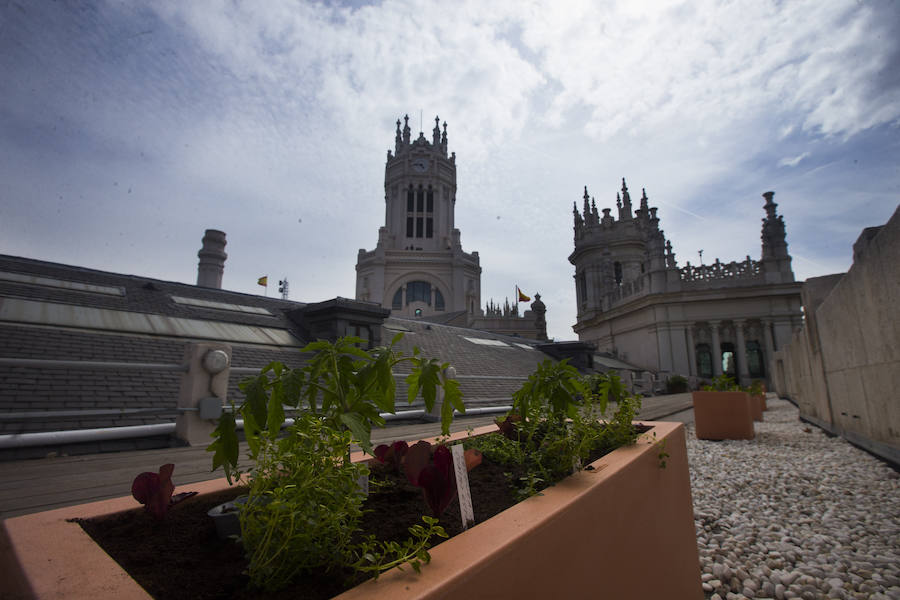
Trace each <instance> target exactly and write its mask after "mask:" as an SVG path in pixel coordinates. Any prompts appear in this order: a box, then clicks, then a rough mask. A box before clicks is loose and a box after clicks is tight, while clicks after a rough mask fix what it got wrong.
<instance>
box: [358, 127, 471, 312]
mask: <svg viewBox="0 0 900 600" xmlns="http://www.w3.org/2000/svg"><path fill="white" fill-rule="evenodd" d="M400 125H401V122H400V120H399V119H398V120H397V131H396V134H395V137H394V150H393V151H391V150H388V152H387V162H386V164H385V169H384V205H385V216H384V226H383V227H380V228H379V229H378V244H377V245H376V247H375V249H374V250H368V251H367V250H364V249H360V251H359V256H358V258H357V261H356V299H357V300H367V301H370V302H377V303H378V304H380V305H382V306H383V307H385V308H388V309H390V310H391V314H393V315H397V316H408V317H424V316H431V315H440V314H448V315H449V313H461V312H462V313H467V315H468V318H467V319H466V320H470V319H471V318H472V317H474V316H476V315H480V314H481V308H480V304H481V266H480V264H479V258H478V253H477V252H472V253H466V252H463V249H462V246H461V244H460V234H459V229H456V227H455V226H454V209H455V207H456V153H455V152H453V153H451V154H450V155H449V156H448V155H447V123H444V124H443V130H442V129H441V123H440V119H439V118H438V117H435V118H434V129H433V130H432V135H431V140H430V141H429V140H428V139H426V138H425V134H424V133H423V132H421V131H420V132H419V137H418V138H416V139H415V140H412V139H411V137H410V128H409V116H406V117H404V118H403V128H402V129H401V127H400Z"/></svg>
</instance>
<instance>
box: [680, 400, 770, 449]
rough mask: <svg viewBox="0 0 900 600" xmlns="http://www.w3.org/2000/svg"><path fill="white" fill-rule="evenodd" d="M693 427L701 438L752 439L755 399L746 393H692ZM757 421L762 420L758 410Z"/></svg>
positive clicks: (754, 434) (753, 434)
mask: <svg viewBox="0 0 900 600" xmlns="http://www.w3.org/2000/svg"><path fill="white" fill-rule="evenodd" d="M693 398H694V429H695V430H696V432H697V438H698V439H701V440H752V439H753V438H754V437H755V436H756V432H755V431H754V429H753V418H754V413H755V406H756V402H754V401H753V400H752V399H751V397H750V394H748V393H746V392H693ZM759 414H760V417H759V420H760V421H761V420H762V412H761V411H760V413H759Z"/></svg>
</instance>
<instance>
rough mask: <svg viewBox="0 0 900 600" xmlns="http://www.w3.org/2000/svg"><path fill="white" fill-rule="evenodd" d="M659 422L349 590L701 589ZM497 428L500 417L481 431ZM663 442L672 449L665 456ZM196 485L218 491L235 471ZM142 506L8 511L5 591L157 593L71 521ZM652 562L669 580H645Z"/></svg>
mask: <svg viewBox="0 0 900 600" xmlns="http://www.w3.org/2000/svg"><path fill="white" fill-rule="evenodd" d="M648 425H651V426H653V429H652V430H651V431H650V432H648V433H645V434H644V435H642V436H641V438H640V439H639V441H638V442H637V444H635V445H633V446H628V447H625V448H619V449H618V450H616V451H614V452H612V453H610V454H608V455H606V456H604V457H602V458H601V459H599V460H597V461H596V462H594V463H593V464H592V466H593V470H590V471H581V472H579V473H576V474H575V475H572V476H571V477H569V478H567V479H566V480H564V481H562V482H560V483H559V484H557V485H555V486H553V487H551V488H548V489H546V490H544V492H543V494H542V495H540V496H534V497H532V498H529V499H528V500H525V501H524V502H521V503H519V504H517V505H516V506H514V507H512V508H510V509H509V510H506V511H504V512H502V513H500V514H499V515H497V516H495V517H493V518H491V519H488V520H487V521H485V522H483V523H480V524H479V525H476V526H475V527H473V528H472V529H470V530H468V531H466V532H464V533H462V534H460V535H458V536H456V537H454V538H452V539H450V540H447V541H445V542H444V543H442V544H441V545H439V546H437V547H436V548H434V549H433V550H432V551H431V557H432V560H431V563H430V564H429V565H427V566H425V567H423V569H422V573H421V574H419V575H417V574H415V573H414V572H413V570H412V569H409V568H407V569H405V570H403V571H398V570H396V569H394V570H392V571H389V572H387V573H385V574H383V575H382V576H381V577H380V578H379V579H378V581H368V582H366V583H363V584H361V585H359V586H357V587H355V588H353V589H351V590H348V591H347V592H344V593H343V594H341V595H340V596H338V598H339V599H340V600H355V599H363V598H365V599H366V600H373V599H374V600H378V599H382V600H388V599H390V600H398V599H413V598H415V599H425V598H429V599H436V598H516V597H520V598H537V597H558V598H648V599H649V598H656V597H658V591H659V589H665V595H666V596H667V597H671V598H679V599H681V598H684V599H693V600H700V599H701V598H703V591H702V589H701V587H700V568H699V567H700V560H699V554H698V552H697V541H696V537H695V533H694V519H693V508H692V504H691V490H690V477H689V474H688V464H687V450H686V447H685V439H684V426H683V425H681V424H680V423H648ZM491 430H496V428H495V427H487V428H481V429H480V430H478V431H476V433H480V432H485V431H491ZM654 433H655V434H656V437H655V438H654V437H653V434H654ZM465 435H466V434H465V433H462V434H457V435H454V436H453V437H454V438H456V439H459V438H460V437H465ZM658 442H664V444H665V446H664V448H665V451H666V452H667V453H668V454H669V456H668V458H667V459H666V460H667V465H666V467H665V468H661V467H660V451H661V448H662V446H660V445H658V444H657V443H658ZM354 458H355V459H363V458H364V457H362V456H361V455H355V456H354ZM189 487H190V488H192V489H197V490H200V491H201V493H209V492H212V491H216V490H218V489H222V488H224V487H226V483H225V480H224V479H222V480H216V481H210V482H205V483H203V484H191V485H190V486H189ZM134 506H135V502H134V500H133V499H131V498H119V499H116V500H109V501H103V502H96V503H92V504H85V505H81V506H74V507H68V508H62V509H58V510H54V511H48V512H45V513H38V514H34V515H26V516H23V517H15V518H12V519H8V520H6V521H4V522H3V523H2V528H0V549H2V551H3V552H2V554H0V569H2V572H3V573H4V579H3V580H0V596H2V597H6V596H4V593H6V594H10V595H13V594H16V593H18V594H19V595H18V596H16V595H13V597H22V598H32V597H37V598H66V599H70V598H74V599H78V598H84V599H91V600H93V599H94V598H98V597H102V598H117V599H118V598H143V599H146V598H149V596H148V595H147V594H146V592H145V591H144V590H143V589H142V588H141V587H140V586H139V585H138V584H137V583H136V582H135V581H134V580H132V579H131V578H130V577H129V576H128V575H127V573H125V572H124V571H123V570H122V569H121V568H120V567H119V566H118V565H117V564H116V563H115V562H114V561H113V560H112V559H111V558H110V557H109V556H107V555H106V554H105V553H104V552H103V551H102V550H101V549H100V548H99V547H98V546H97V545H96V544H94V542H93V540H91V538H90V537H89V536H88V535H87V534H86V533H84V531H83V530H82V529H81V527H79V526H78V525H77V524H74V523H68V522H66V519H68V518H72V517H82V518H86V517H94V516H99V515H102V514H109V513H113V512H119V511H122V510H125V509H129V508H134ZM648 565H652V567H649V568H651V570H652V572H653V575H654V580H655V581H658V582H661V583H660V585H662V586H663V588H658V587H657V586H648V585H646V577H647V572H648V571H647V569H648ZM6 574H10V575H9V576H6Z"/></svg>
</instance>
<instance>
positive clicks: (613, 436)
mask: <svg viewBox="0 0 900 600" xmlns="http://www.w3.org/2000/svg"><path fill="white" fill-rule="evenodd" d="M610 401H614V402H615V403H616V410H615V411H614V414H613V416H612V417H611V418H610V419H609V420H608V421H602V419H603V417H604V416H605V413H606V411H607V408H608V406H609V402H610ZM639 409H640V399H638V398H637V397H634V396H631V395H629V394H628V393H627V391H626V390H625V387H624V385H623V384H622V381H621V379H619V377H618V375H617V374H615V373H609V374H596V375H592V376H590V377H588V378H583V377H582V376H581V375H580V374H579V373H578V371H577V370H575V369H574V368H573V367H571V366H570V365H568V364H567V363H566V362H565V361H562V362H560V363H552V362H549V361H548V362H545V363H542V364H541V365H539V367H538V369H537V370H536V371H535V372H534V373H533V374H532V375H531V376H530V377H529V378H528V381H526V382H525V384H524V385H523V386H522V388H521V389H520V390H519V391H517V392H516V393H515V394H514V395H513V411H514V412H513V413H511V414H510V415H507V417H506V418H505V419H504V420H503V421H502V422H498V426H499V428H500V431H501V433H502V435H496V436H486V437H483V438H476V439H474V440H470V441H467V442H466V446H467V447H474V448H477V449H479V450H481V452H482V453H484V455H485V456H486V457H488V458H489V459H491V460H492V461H494V462H496V463H499V464H501V465H504V466H507V467H509V468H510V469H511V472H510V475H509V477H510V480H511V481H510V483H511V484H512V485H513V486H514V487H515V488H516V494H517V495H518V496H520V497H528V496H531V495H534V494H536V493H538V492H539V491H540V490H541V489H543V488H544V487H546V486H547V485H553V484H554V483H556V482H557V481H560V480H561V479H563V478H564V477H566V476H567V475H569V474H571V473H572V472H573V471H575V470H577V469H579V468H581V467H582V466H583V465H584V464H585V463H586V462H588V460H589V459H592V458H596V457H598V456H600V455H602V454H605V453H606V452H609V451H611V450H613V449H615V448H618V447H619V446H622V445H627V444H631V443H634V441H635V440H636V439H637V435H638V433H637V430H636V429H635V427H634V425H633V423H632V421H633V419H634V417H635V415H636V413H637V411H638V410H639Z"/></svg>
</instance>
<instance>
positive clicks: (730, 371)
mask: <svg viewBox="0 0 900 600" xmlns="http://www.w3.org/2000/svg"><path fill="white" fill-rule="evenodd" d="M722 373H724V374H725V375H728V376H729V377H734V376H735V374H736V373H737V356H736V355H735V353H734V344H731V343H729V342H725V343H723V344H722Z"/></svg>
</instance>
